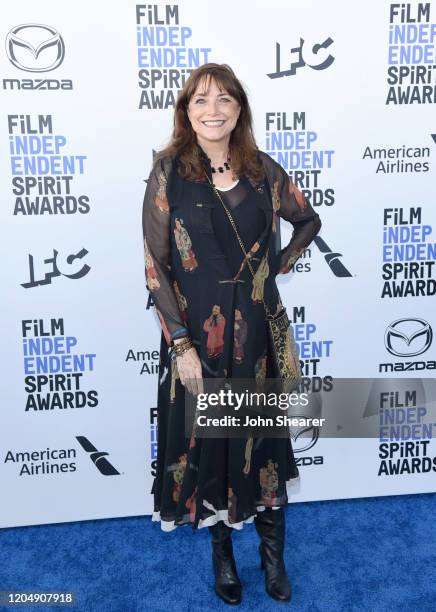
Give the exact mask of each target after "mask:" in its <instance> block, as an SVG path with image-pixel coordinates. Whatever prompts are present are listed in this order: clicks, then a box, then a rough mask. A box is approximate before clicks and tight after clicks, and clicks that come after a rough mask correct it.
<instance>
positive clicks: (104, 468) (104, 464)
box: [76, 436, 120, 476]
mask: <svg viewBox="0 0 436 612" xmlns="http://www.w3.org/2000/svg"><path fill="white" fill-rule="evenodd" d="M76 438H77V440H78V441H79V442H80V445H81V446H82V448H83V450H85V451H86V452H87V453H89V458H90V459H91V461H92V462H93V464H94V465H95V467H96V468H97V469H98V471H99V472H100V474H103V476H119V474H120V473H119V471H118V470H117V469H115V468H114V466H113V465H112V463H110V461H109V460H108V458H107V457H108V455H109V453H107V452H106V451H99V450H97V449H96V448H95V446H94V445H93V444H92V442H90V441H89V440H88V438H86V437H85V436H76Z"/></svg>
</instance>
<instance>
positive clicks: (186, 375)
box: [174, 338, 203, 395]
mask: <svg viewBox="0 0 436 612" xmlns="http://www.w3.org/2000/svg"><path fill="white" fill-rule="evenodd" d="M181 341H182V338H178V339H176V340H174V344H177V343H178V342H181ZM176 360H177V370H178V372H179V376H180V382H181V383H182V385H184V386H185V387H186V389H187V390H188V391H189V393H191V394H192V395H197V394H198V393H203V378H202V371H201V361H200V358H199V356H198V353H197V349H196V348H195V347H194V346H193V347H191V348H190V349H188V350H187V351H185V352H184V353H183V355H180V356H176Z"/></svg>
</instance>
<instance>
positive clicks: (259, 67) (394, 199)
mask: <svg viewBox="0 0 436 612" xmlns="http://www.w3.org/2000/svg"><path fill="white" fill-rule="evenodd" d="M0 24H1V27H0V38H1V39H2V41H3V42H2V44H1V46H0V97H1V109H2V112H1V117H0V143H1V158H0V177H1V183H0V189H1V202H2V205H1V208H0V210H1V228H2V240H1V241H0V249H1V258H2V263H3V265H2V276H3V278H2V289H3V294H2V295H3V298H2V306H3V315H2V352H1V356H2V368H1V372H2V384H1V386H0V393H1V415H0V481H1V486H2V493H3V495H2V505H1V510H0V526H2V527H10V526H18V525H31V524H43V523H56V522H65V521H76V520H86V519H95V518H105V517H121V516H132V515H147V514H150V513H151V511H152V498H151V495H150V488H151V484H152V479H153V476H154V471H155V466H156V450H157V449H156V440H157V419H156V399H157V371H158V361H159V343H160V328H159V324H158V321H157V318H156V315H155V313H154V309H153V304H152V301H151V299H150V296H149V294H148V291H147V288H146V284H145V276H144V255H143V243H142V227H141V210H142V199H143V194H144V190H145V187H146V180H147V177H148V174H149V171H150V168H151V165H152V160H153V153H154V151H156V150H158V149H159V148H161V147H162V146H163V145H164V144H166V143H167V141H168V139H169V136H170V132H171V129H172V121H173V109H174V104H175V100H176V97H177V92H178V91H179V89H180V88H181V87H182V86H183V84H184V82H185V81H186V79H187V78H188V76H189V74H190V72H191V71H192V70H193V69H194V68H196V67H197V66H199V65H201V64H203V63H205V62H209V61H213V62H218V63H228V64H230V66H232V68H233V69H234V70H235V72H236V74H237V76H238V77H239V78H240V79H241V81H242V82H243V84H244V85H245V87H246V89H247V92H248V95H249V99H250V103H251V106H252V110H253V116H254V123H255V134H256V138H257V141H258V144H259V147H260V148H261V149H263V150H265V151H267V152H268V153H269V154H270V155H271V156H273V157H274V158H275V159H276V160H277V161H278V162H279V163H280V164H281V165H282V166H283V167H284V168H285V169H286V170H287V171H288V172H289V175H290V176H291V177H292V179H293V180H294V182H295V183H296V184H297V185H298V186H299V187H300V189H301V190H302V191H303V192H304V194H305V195H306V197H307V198H308V200H310V202H311V203H312V205H313V206H314V207H315V209H316V210H317V212H318V213H319V215H320V217H321V219H322V222H323V226H322V229H321V232H320V234H319V235H318V236H317V237H316V238H315V240H314V242H313V243H312V244H311V245H310V247H308V248H307V249H306V251H305V253H304V255H303V256H302V258H301V259H300V260H299V262H298V263H297V264H296V265H295V267H294V269H293V270H292V271H291V272H290V273H289V274H287V275H283V276H281V277H279V278H278V284H279V290H280V293H281V296H282V300H283V303H284V304H285V305H286V306H287V308H288V312H289V314H290V317H291V319H292V321H293V324H294V331H295V334H296V338H297V344H298V347H299V351H300V359H301V362H302V367H303V372H304V374H305V375H306V376H309V377H311V378H312V379H313V381H317V383H318V386H319V388H324V389H328V388H329V385H331V384H332V379H334V378H335V377H342V378H359V379H379V387H377V384H375V385H374V383H372V385H371V384H369V386H368V393H367V394H366V395H365V393H362V394H356V396H355V398H354V400H353V399H351V401H350V405H349V410H350V411H354V412H355V413H356V414H361V415H362V418H369V419H375V420H376V422H377V423H378V422H379V424H380V435H379V436H377V437H371V438H355V439H324V438H322V436H320V435H319V431H316V430H314V431H313V435H312V436H311V437H309V438H308V437H302V436H301V435H299V433H300V432H298V431H297V432H293V435H294V441H293V442H294V449H295V453H296V456H297V460H298V464H299V466H300V479H299V480H298V481H296V482H293V483H292V485H291V486H290V500H291V502H299V501H308V500H321V499H335V498H338V499H339V498H350V497H364V496H374V495H392V494H402V493H418V492H430V491H436V474H435V472H436V458H435V456H436V444H435V443H434V441H433V439H432V438H433V435H434V433H435V429H434V426H435V425H434V424H431V423H430V424H427V425H426V426H423V422H422V421H423V419H422V414H423V412H422V411H420V410H419V409H418V408H419V406H420V405H421V404H422V403H425V400H426V398H427V399H428V397H429V395H428V394H430V395H431V394H432V393H433V394H434V392H435V388H434V386H432V385H434V376H435V367H436V364H435V359H436V351H435V347H436V343H435V341H434V339H433V329H434V327H435V325H436V309H435V303H436V301H435V294H436V267H435V255H436V245H435V233H434V225H435V223H436V192H435V179H436V172H435V163H436V162H435V158H436V3H435V2H405V3H404V2H403V3H392V2H388V1H384V0H383V1H380V0H370V1H366V2H364V3H363V2H360V3H354V4H353V6H352V7H351V6H349V5H348V4H347V3H344V2H342V1H340V0H329V1H328V2H323V1H321V0H319V1H308V0H304V1H303V0H294V1H292V2H289V1H281V0H273V1H272V2H268V3H265V2H261V1H252V2H250V3H246V2H233V1H230V0H221V2H219V3H218V4H217V3H216V2H212V1H211V0H206V1H204V2H201V3H199V2H193V1H189V0H180V1H179V2H176V3H171V2H170V3H168V2H155V3H151V4H139V3H137V2H134V1H133V0H128V1H127V0H126V1H124V2H111V1H109V2H108V1H105V2H103V1H101V0H97V1H94V2H84V1H83V0H78V1H77V2H75V3H74V5H65V4H63V3H59V2H54V1H49V0H39V2H37V3H35V2H30V1H22V2H18V3H15V4H12V3H3V5H2V8H1V19H0ZM281 227H282V240H283V241H287V240H289V238H290V236H291V234H292V226H290V225H289V224H286V223H285V222H283V221H282V225H281ZM387 377H391V378H395V379H397V380H398V385H399V386H398V388H397V389H396V391H395V392H392V393H391V394H390V395H389V398H390V399H389V401H386V402H378V400H379V399H380V396H381V392H382V391H383V388H384V387H383V379H384V378H387ZM411 378H415V379H418V380H420V381H421V386H420V385H419V384H418V385H416V384H415V387H416V386H418V387H420V389H418V391H419V392H418V393H416V392H415V393H414V392H411V390H410V389H409V388H408V383H407V380H408V379H411ZM415 382H416V380H415ZM424 383H425V384H424ZM394 387H395V385H394ZM421 387H422V388H421ZM412 391H413V390H412ZM415 391H416V389H415ZM377 394H378V395H377ZM426 394H427V395H426ZM384 397H387V396H384ZM369 404H371V406H372V408H371V406H370V409H368V406H369ZM322 408H323V407H322V405H319V406H318V408H317V411H318V414H319V415H323V410H322ZM392 409H396V410H392ZM324 416H325V415H324ZM386 425H390V426H389V427H386ZM391 426H392V427H391ZM399 433H400V434H402V440H399V438H398V436H399Z"/></svg>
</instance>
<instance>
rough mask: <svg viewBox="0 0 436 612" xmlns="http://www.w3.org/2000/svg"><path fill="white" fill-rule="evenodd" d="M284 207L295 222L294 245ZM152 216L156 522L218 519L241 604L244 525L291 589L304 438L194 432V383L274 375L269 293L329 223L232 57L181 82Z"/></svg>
mask: <svg viewBox="0 0 436 612" xmlns="http://www.w3.org/2000/svg"><path fill="white" fill-rule="evenodd" d="M211 182H212V183H213V184H214V185H215V186H216V188H217V190H219V193H220V195H221V198H222V200H223V201H222V202H220V201H219V199H218V198H217V194H216V193H215V192H214V190H213V187H212V186H211V184H210V183H211ZM224 206H225V207H227V209H228V211H230V214H231V216H232V217H233V220H234V223H235V225H236V227H237V230H238V233H239V235H240V238H241V240H242V242H243V244H244V245H245V248H246V251H247V257H245V255H244V253H243V251H242V250H241V245H240V243H239V241H238V239H237V237H236V234H235V232H234V231H233V228H232V226H231V224H230V220H229V219H228V216H227V213H226V211H225V209H224ZM278 217H281V218H283V219H286V220H287V221H290V222H291V223H292V225H293V228H294V233H293V236H292V239H291V241H290V242H289V244H288V245H287V246H286V247H285V248H283V249H282V248H281V244H280V224H279V219H278ZM142 219H143V234H144V250H145V255H146V257H145V265H146V279H147V285H148V288H149V291H150V292H151V294H152V297H153V301H154V303H155V307H156V311H157V314H158V316H159V320H160V323H161V326H162V337H161V351H160V357H161V367H160V378H159V387H158V458H157V473H156V478H155V480H154V483H153V489H152V492H153V493H154V513H153V520H160V521H161V527H162V529H164V530H170V529H174V528H175V527H176V526H178V525H183V524H186V523H191V524H192V525H193V527H195V528H197V527H204V526H207V527H209V530H210V533H211V537H212V560H213V569H214V574H215V590H216V592H217V594H218V595H219V596H220V597H221V598H222V599H223V600H224V601H225V602H227V603H231V604H235V603H239V602H240V601H241V582H240V580H239V577H238V574H237V570H236V565H235V560H234V557H233V551H232V541H231V532H232V528H239V529H240V528H241V527H242V526H243V524H244V523H251V522H253V521H254V523H255V526H256V529H257V531H258V533H259V535H260V538H261V544H260V549H259V551H260V556H261V566H262V568H263V569H264V570H265V584H266V590H267V592H268V594H269V595H270V596H271V597H273V598H275V599H278V600H283V601H288V600H289V599H290V597H291V586H290V582H289V579H288V576H287V574H286V570H285V565H284V561H283V547H284V531H285V526H284V512H283V507H284V506H285V505H286V504H287V502H288V498H287V494H286V481H287V480H290V479H291V478H296V477H298V469H297V466H296V463H295V460H294V456H293V452H292V447H291V442H290V439H289V438H282V439H278V438H274V439H272V438H258V439H255V440H253V439H252V438H248V439H247V438H245V439H239V438H238V439H229V438H224V439H206V438H197V437H195V435H194V434H193V435H192V436H191V439H187V438H186V439H185V437H184V430H185V424H184V400H185V395H184V394H185V391H188V392H189V393H191V394H193V395H196V394H197V393H198V392H199V391H201V390H202V379H204V378H212V377H221V378H229V377H239V378H256V380H261V379H264V378H265V377H268V376H272V374H271V369H270V368H271V358H270V355H269V348H268V343H267V327H266V323H265V308H264V303H263V302H265V303H266V304H267V305H268V307H269V309H270V310H271V311H272V312H277V311H278V309H279V308H280V306H281V302H280V296H279V293H278V290H277V285H276V281H275V277H276V275H277V274H278V273H282V274H284V273H287V272H289V270H290V269H291V267H292V265H293V264H294V263H295V261H296V260H297V259H298V257H299V256H300V255H301V254H302V252H303V250H304V249H305V248H306V247H307V246H308V245H309V244H310V242H311V241H312V239H313V237H314V236H315V235H316V234H317V232H318V231H319V229H320V226H321V222H320V220H319V216H318V215H317V214H316V213H315V212H314V210H313V208H312V207H311V206H310V204H309V203H308V202H307V201H306V200H305V198H304V196H303V194H302V193H301V192H300V191H299V190H298V189H297V188H296V187H295V186H294V185H293V183H292V182H291V180H290V179H289V176H288V175H287V173H286V172H285V171H284V170H283V168H282V167H281V166H279V165H278V164H277V163H276V162H275V161H274V160H273V159H272V158H271V157H269V156H268V155H267V154H266V153H263V152H261V151H259V150H258V148H257V146H256V143H255V140H254V136H253V132H252V119H251V111H250V107H249V104H248V100H247V96H246V93H245V91H244V89H243V87H242V85H241V83H240V82H239V80H238V79H237V78H236V76H235V74H234V73H233V71H232V70H231V68H230V67H229V66H227V65H225V64H223V65H219V64H205V65H203V66H200V67H199V68H198V69H196V70H195V71H194V72H193V73H192V74H191V76H190V77H189V79H188V81H187V82H186V84H185V86H184V88H183V89H182V91H181V92H180V94H179V96H178V100H177V104H176V109H175V118H174V130H173V134H172V139H171V142H170V144H169V146H167V147H166V148H165V149H164V150H163V151H161V152H160V153H159V154H158V155H157V157H156V159H155V162H154V166H153V169H152V171H151V173H150V177H149V179H148V184H147V189H146V193H145V198H144V204H143V217H142ZM247 259H249V262H250V263H251V267H252V270H251V271H250V269H249V266H248V265H247ZM252 272H253V273H254V277H253V275H252Z"/></svg>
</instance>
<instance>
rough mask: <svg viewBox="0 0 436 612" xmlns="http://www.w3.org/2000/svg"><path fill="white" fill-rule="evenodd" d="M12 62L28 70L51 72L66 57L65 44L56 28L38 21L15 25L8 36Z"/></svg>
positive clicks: (8, 47) (7, 46)
mask: <svg viewBox="0 0 436 612" xmlns="http://www.w3.org/2000/svg"><path fill="white" fill-rule="evenodd" d="M6 53H7V56H8V58H9V61H10V62H11V64H13V65H14V66H15V67H16V68H19V69H20V70H25V71H26V72H50V70H54V69H55V68H57V67H58V66H59V65H60V64H61V63H62V62H63V59H64V57H65V44H64V41H63V39H62V36H61V35H60V34H59V32H58V31H57V30H55V28H52V27H50V26H48V25H42V24H38V23H26V24H22V25H19V26H15V27H14V28H12V30H10V31H9V32H8V34H7V36H6Z"/></svg>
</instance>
